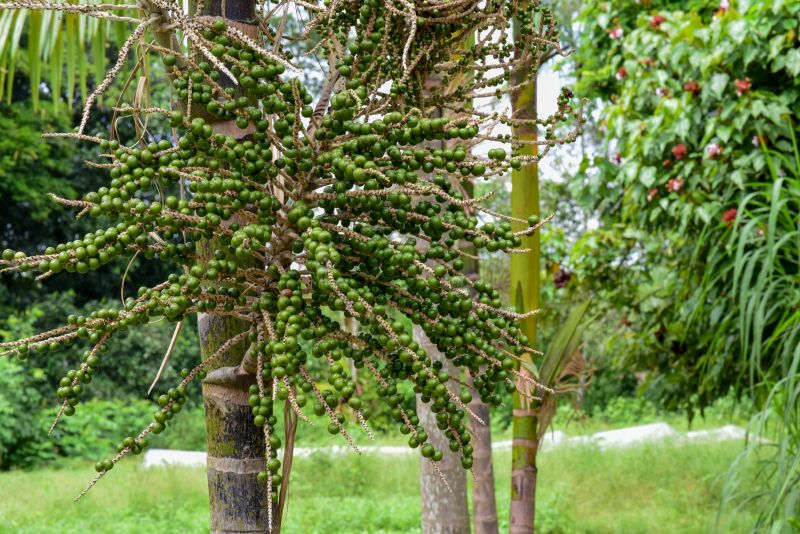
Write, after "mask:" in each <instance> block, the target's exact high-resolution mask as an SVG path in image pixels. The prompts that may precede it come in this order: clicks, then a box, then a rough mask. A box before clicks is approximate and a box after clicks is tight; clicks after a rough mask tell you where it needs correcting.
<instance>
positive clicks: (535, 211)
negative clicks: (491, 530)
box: [509, 25, 540, 534]
mask: <svg viewBox="0 0 800 534" xmlns="http://www.w3.org/2000/svg"><path fill="white" fill-rule="evenodd" d="M514 29H515V38H516V36H517V35H516V30H517V28H516V25H515V28H514ZM511 105H512V111H513V113H514V117H515V119H535V118H536V116H537V111H536V80H535V79H531V80H530V81H529V82H528V83H526V84H525V85H523V86H522V87H520V88H519V89H518V90H516V91H514V93H513V94H512V100H511ZM537 134H538V132H537V129H536V126H535V125H532V124H529V123H520V124H518V125H517V126H516V127H515V128H514V136H515V138H517V139H518V140H520V141H522V142H532V141H536V139H537ZM521 155H526V156H535V155H538V147H537V145H535V144H530V145H525V147H524V148H523V149H522V150H521ZM511 184H512V186H511V214H512V215H513V216H514V217H517V218H519V219H522V220H526V221H527V220H528V217H530V216H531V215H536V216H538V215H539V167H538V165H537V164H536V163H531V164H528V165H525V166H523V167H522V168H521V169H519V170H515V171H513V172H512V175H511ZM526 226H527V225H524V224H521V223H515V226H514V230H515V231H517V230H524V229H525V227H526ZM521 248H523V249H530V250H529V252H526V253H524V254H513V255H512V256H511V291H510V296H511V299H512V302H513V303H514V306H515V307H516V309H517V311H518V312H527V311H531V310H535V309H537V308H538V307H539V287H540V281H539V233H538V232H536V233H534V234H533V235H532V236H526V237H523V238H522V246H521ZM520 326H521V328H522V331H523V333H524V334H525V335H526V336H528V346H532V345H534V344H535V343H536V318H535V316H532V317H529V318H527V319H525V320H523V321H522V324H521V325H520ZM532 356H533V355H532V354H530V353H526V354H524V355H523V357H522V358H523V360H526V361H531V360H532ZM520 372H521V373H523V374H524V373H527V370H525V369H524V368H523V369H521V370H520ZM517 389H518V390H520V389H522V390H526V389H527V383H526V382H523V381H521V380H517ZM513 407H514V412H513V430H512V439H513V441H512V448H511V510H510V526H509V532H510V534H523V533H524V534H528V533H532V532H533V530H534V515H535V499H536V474H537V471H536V452H537V448H538V443H539V436H538V420H537V416H536V411H535V409H534V408H535V407H534V406H532V405H531V403H530V401H529V400H528V398H527V397H523V396H522V395H520V394H519V393H514V400H513Z"/></svg>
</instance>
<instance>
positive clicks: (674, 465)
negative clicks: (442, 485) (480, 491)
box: [0, 442, 752, 534]
mask: <svg viewBox="0 0 800 534" xmlns="http://www.w3.org/2000/svg"><path fill="white" fill-rule="evenodd" d="M741 448H742V443H741V442H725V443H717V444H692V445H684V446H679V445H674V444H673V445H651V446H640V447H636V448H631V449H625V450H607V451H600V450H599V449H597V448H596V447H592V446H585V447H568V448H560V449H556V450H553V451H550V452H545V453H542V455H541V459H540V460H541V461H540V465H539V467H540V486H539V501H538V507H537V521H538V528H537V532H542V533H547V532H550V533H564V534H566V533H573V532H575V533H579V532H580V533H584V532H585V533H616V532H624V533H626V534H627V533H639V532H641V533H645V532H646V533H654V532H655V533H662V532H663V533H671V532H675V533H694V532H696V533H701V532H709V531H710V530H711V529H712V528H713V527H714V525H715V521H716V518H717V512H718V506H719V501H720V494H721V491H722V485H723V480H724V475H725V471H726V469H727V466H728V465H729V464H730V463H731V461H732V460H733V459H734V458H735V457H736V455H737V454H738V453H739V452H740V451H741ZM418 461H419V460H418V458H417V457H416V456H412V455H409V456H405V457H392V458H380V457H376V456H372V455H367V456H364V457H358V456H356V455H355V454H351V455H350V454H349V455H345V456H339V457H330V456H327V455H324V454H315V455H312V456H311V457H310V458H304V459H298V460H297V461H296V462H295V464H294V465H295V471H294V474H293V475H292V480H291V486H290V494H291V498H290V501H289V506H288V510H287V518H286V522H285V525H286V527H285V529H284V531H283V532H284V533H285V534H301V533H302V534H307V533H331V532H342V533H375V534H377V533H384V534H388V533H393V534H394V533H412V532H419V487H418V478H417V474H418ZM509 461H510V456H509V453H508V452H507V451H499V452H496V454H495V472H496V473H497V474H498V479H497V495H498V509H499V512H500V523H501V525H500V530H501V532H502V531H504V530H507V528H508V519H507V509H508V486H509V480H508V474H509ZM92 476H93V470H92V467H91V465H90V464H88V463H84V462H73V463H69V464H65V465H63V466H61V467H60V468H57V469H41V470H36V471H30V472H24V471H14V472H8V473H2V474H0V502H2V505H0V532H9V533H10V532H14V533H19V534H34V533H35V534H49V533H54V534H55V533H59V534H65V533H66V534H72V533H82V532H91V533H98V534H104V533H114V534H127V533H131V534H133V533H136V534H139V533H142V532H148V533H161V532H164V533H167V532H176V531H181V532H183V533H186V534H190V533H195V532H196V533H198V534H199V533H206V532H208V507H207V502H206V486H205V474H204V472H203V470H202V469H195V468H174V467H172V468H152V469H143V468H141V466H140V465H139V464H138V463H137V461H136V460H132V461H125V462H123V463H122V464H121V465H120V466H118V467H117V468H115V469H114V470H113V471H112V472H111V473H110V474H109V476H108V477H106V479H104V480H103V481H102V482H101V483H100V484H98V485H97V487H95V488H94V489H93V490H92V491H91V492H90V493H89V495H87V496H86V497H85V498H84V499H83V500H82V501H81V502H79V503H76V504H74V503H73V502H72V499H73V498H74V497H75V495H77V494H78V493H79V492H80V490H81V488H82V486H83V485H84V484H85V483H86V482H87V481H88V480H91V478H92ZM749 513H750V512H749V511H748V510H744V511H740V512H738V513H735V514H733V515H728V516H727V520H726V522H724V523H722V525H721V528H720V530H721V531H722V532H745V531H746V530H747V527H748V526H749V525H751V524H752V517H751V516H750V515H749Z"/></svg>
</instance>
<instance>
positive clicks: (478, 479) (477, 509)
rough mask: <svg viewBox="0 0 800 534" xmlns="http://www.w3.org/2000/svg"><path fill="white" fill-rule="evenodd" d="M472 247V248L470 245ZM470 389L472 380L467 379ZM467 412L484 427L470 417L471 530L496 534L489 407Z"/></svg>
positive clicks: (472, 273)
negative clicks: (471, 450) (472, 414)
mask: <svg viewBox="0 0 800 534" xmlns="http://www.w3.org/2000/svg"><path fill="white" fill-rule="evenodd" d="M463 185H464V189H465V190H466V193H467V195H466V196H467V197H468V198H473V197H474V192H475V185H474V183H473V182H465V183H464V184H463ZM470 245H471V244H470ZM463 248H464V250H465V251H466V252H468V253H470V254H473V255H476V256H477V253H478V251H477V250H476V249H475V247H474V246H469V247H463ZM463 272H464V276H466V277H467V278H468V279H470V280H472V281H476V280H478V279H479V278H480V262H479V260H473V259H470V258H466V257H465V258H464V271H463ZM468 379H469V380H468V382H469V385H470V386H472V377H468ZM469 408H470V409H471V410H472V411H473V412H474V413H475V415H477V416H478V417H479V418H480V419H481V421H483V423H481V422H480V421H477V420H475V419H474V418H472V417H470V418H469V420H470V427H471V429H472V434H473V439H472V442H471V444H472V447H473V449H474V450H473V452H472V474H473V484H472V528H473V532H474V533H475V534H497V533H498V525H497V501H496V499H495V492H494V466H493V465H492V427H491V421H490V418H491V416H490V413H489V406H488V405H487V404H485V403H484V402H483V401H481V399H480V397H479V396H478V395H477V394H473V397H472V402H470V404H469Z"/></svg>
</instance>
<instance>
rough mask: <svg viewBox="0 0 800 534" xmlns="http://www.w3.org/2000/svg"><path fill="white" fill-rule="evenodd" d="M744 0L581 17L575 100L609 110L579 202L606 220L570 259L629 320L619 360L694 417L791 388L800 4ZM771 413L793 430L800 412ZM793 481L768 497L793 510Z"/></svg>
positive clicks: (625, 7) (793, 442)
mask: <svg viewBox="0 0 800 534" xmlns="http://www.w3.org/2000/svg"><path fill="white" fill-rule="evenodd" d="M740 5H741V9H737V6H736V5H733V4H728V3H727V2H722V3H718V2H716V1H715V2H705V1H700V2H690V4H689V6H685V5H684V3H675V2H656V1H654V2H649V3H644V2H642V3H639V2H634V1H629V2H620V3H614V4H613V5H612V4H611V3H608V2H593V3H590V4H588V5H587V6H586V7H585V9H584V11H583V13H582V18H583V20H584V22H585V23H586V32H585V33H584V34H583V35H582V41H583V42H584V43H586V44H588V43H592V44H595V43H600V46H601V51H602V52H601V53H600V54H598V53H597V48H596V47H594V48H593V47H586V48H585V49H584V50H580V49H579V52H578V54H577V55H578V62H579V65H580V80H579V83H578V85H579V91H582V92H583V93H584V94H586V95H588V96H592V97H595V98H600V99H602V101H603V104H602V121H601V123H600V128H601V131H602V132H603V133H604V134H605V135H606V136H607V144H606V150H607V154H606V155H605V156H601V157H597V158H595V159H593V160H591V161H589V160H587V161H585V162H584V169H586V171H585V172H584V173H583V174H582V175H581V177H580V178H581V181H580V184H579V187H578V189H579V190H578V194H579V196H580V198H582V200H583V201H584V202H585V204H586V205H587V206H591V207H592V208H593V209H596V210H597V213H599V215H600V217H601V218H602V222H603V225H602V226H601V227H600V228H599V229H598V230H597V231H595V232H591V233H590V234H588V235H587V236H586V237H585V238H583V239H582V240H581V241H580V242H579V243H578V245H577V246H576V247H575V248H574V249H573V254H574V257H573V261H574V263H575V270H576V272H578V274H582V275H584V276H583V280H584V283H588V284H591V285H592V286H593V287H595V288H601V287H603V288H604V289H599V290H600V291H603V295H604V297H605V298H604V299H603V301H604V302H606V303H610V304H611V305H612V307H616V308H617V309H619V310H620V311H622V312H624V313H625V315H623V326H624V327H625V328H624V330H623V333H622V335H620V336H617V338H616V339H617V341H619V343H617V345H616V348H617V350H618V354H621V355H622V358H621V360H622V362H623V364H624V365H628V366H632V367H635V368H638V369H644V370H650V371H653V373H651V375H650V380H649V383H648V385H649V387H650V390H651V392H653V393H654V394H655V395H657V396H658V397H659V398H660V399H661V400H662V401H663V402H664V403H665V404H666V405H667V406H668V407H670V408H683V409H686V410H687V411H688V412H689V413H690V414H691V413H692V412H693V411H694V410H696V409H702V408H703V407H704V406H707V405H708V404H709V403H710V402H712V401H713V400H714V399H716V398H717V397H719V396H724V395H726V394H727V393H728V392H729V391H730V390H731V388H733V389H734V391H736V392H737V393H738V394H748V395H751V396H753V397H754V398H755V399H756V400H757V403H758V405H759V406H766V405H768V404H773V401H775V402H777V399H779V398H792V396H793V395H794V394H793V393H791V392H792V391H796V388H797V384H796V382H795V381H794V380H795V379H794V378H792V376H793V372H792V371H791V369H792V368H793V365H795V363H793V362H796V361H797V358H798V353H797V352H796V351H795V348H796V347H797V345H798V330H799V329H800V317H798V315H797V313H796V310H795V305H796V302H797V300H798V296H800V295H799V294H798V290H797V286H796V284H795V283H794V282H793V281H792V280H793V277H794V276H795V274H794V273H796V272H797V270H798V246H797V231H798V224H797V207H798V201H799V200H800V199H799V198H798V195H797V191H798V190H797V183H798V182H797V179H798V177H800V172H798V171H800V167H799V166H798V163H799V162H800V157H798V152H797V144H796V139H795V128H796V125H797V124H798V114H799V113H800V92H798V89H797V87H798V80H800V47H799V46H798V22H797V15H798V13H800V4H798V3H797V2H786V3H778V2H775V3H773V2H751V3H744V2H742V3H740ZM683 8H687V10H686V11H682V10H681V9H683ZM589 50H591V53H590V52H589ZM595 250H596V251H597V255H595V254H593V253H592V251H595ZM610 265H611V266H614V267H613V268H611V269H609V268H608V266H610ZM609 287H612V288H613V289H611V290H608V288H609ZM631 333H633V334H635V335H629V334H631ZM787 380H788V381H787ZM775 387H778V388H784V387H786V388H788V389H787V390H786V391H783V393H782V394H781V395H777V394H776V390H775V389H774V388H775ZM784 395H786V396H788V397H785V396H784ZM779 404H780V403H779ZM775 408H776V405H774V404H773V405H772V406H771V409H772V410H773V413H783V414H784V415H785V418H786V419H785V421H792V420H794V421H796V416H797V411H796V410H797V408H796V404H795V403H793V402H788V403H783V404H780V406H777V408H778V409H777V411H776V410H775ZM783 428H789V427H783ZM762 430H763V429H762ZM789 438H790V439H789V441H788V442H787V451H792V452H790V453H788V454H787V455H786V456H785V458H784V459H783V460H781V461H782V462H785V467H786V471H785V472H787V473H788V472H790V471H791V468H790V466H791V462H792V461H793V458H797V456H796V455H797V453H798V444H800V440H798V438H797V435H796V434H795V435H794V436H793V437H792V436H789ZM795 484H796V478H795V482H793V483H792V484H789V485H787V486H784V487H783V488H782V485H783V480H781V481H780V482H778V483H776V486H775V493H770V494H769V495H771V496H772V497H773V498H775V499H777V500H778V502H786V503H790V502H791V499H793V498H796V497H792V495H797V493H796V492H797V489H796V485H795ZM786 488H794V489H793V490H792V491H787V490H786ZM783 499H787V500H785V501H784V500H783ZM787 507H788V508H791V506H790V505H788V504H787ZM779 509H780V508H779V507H775V508H774V509H773V512H772V513H777V510H779ZM792 513H794V512H792ZM767 520H768V521H771V519H770V518H767Z"/></svg>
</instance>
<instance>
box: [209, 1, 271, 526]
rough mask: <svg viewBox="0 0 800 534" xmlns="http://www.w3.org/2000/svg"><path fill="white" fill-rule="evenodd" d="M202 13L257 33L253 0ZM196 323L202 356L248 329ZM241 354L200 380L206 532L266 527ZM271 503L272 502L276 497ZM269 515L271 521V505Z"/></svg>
mask: <svg viewBox="0 0 800 534" xmlns="http://www.w3.org/2000/svg"><path fill="white" fill-rule="evenodd" d="M223 6H224V7H225V13H222V8H223ZM206 15H209V16H215V17H220V16H222V17H223V18H224V19H225V21H226V22H227V23H228V24H229V25H230V26H235V27H236V28H237V29H239V30H241V31H243V32H245V33H247V34H249V35H251V36H254V37H255V36H257V34H258V27H257V26H255V25H253V22H254V21H255V2H254V0H226V1H225V2H221V1H220V0H214V1H212V2H209V3H208V4H207V8H206ZM223 81H224V80H223ZM212 127H213V129H214V131H215V132H219V133H223V134H225V135H231V136H233V137H236V138H240V139H241V138H243V137H245V136H246V135H247V134H248V132H247V131H242V130H239V129H237V128H236V127H235V125H233V124H232V123H231V122H229V121H222V122H216V123H212ZM215 248H216V247H215V245H214V240H208V241H205V242H203V243H202V244H201V245H200V250H198V252H199V253H200V255H201V256H202V257H210V256H211V254H212V253H213V251H214V249H215ZM197 323H198V330H199V334H200V353H201V356H202V357H203V359H205V358H208V357H209V356H211V355H212V354H214V353H215V352H216V351H217V349H219V347H220V346H222V344H224V343H225V342H226V341H228V340H229V339H231V338H232V337H234V336H236V335H237V334H239V333H241V332H243V331H245V330H247V329H248V324H247V323H246V322H245V321H242V320H238V319H234V318H229V317H224V316H216V315H207V314H201V315H200V316H199V317H198V321H197ZM243 357H244V346H243V345H239V347H237V348H234V349H231V350H229V351H228V352H227V353H226V354H224V355H223V356H222V357H221V358H219V359H218V361H217V362H216V363H215V365H214V368H213V369H212V370H211V371H210V372H209V374H208V376H207V377H206V378H205V380H203V404H204V407H205V413H206V436H207V440H208V466H207V467H208V472H207V477H208V500H209V505H210V512H211V532H212V534H243V533H259V534H266V533H269V532H270V531H271V529H270V524H269V514H268V497H269V494H268V492H269V491H271V488H269V487H268V486H267V484H264V483H261V482H259V481H258V479H257V475H258V472H259V471H262V470H264V469H266V459H265V454H266V451H265V444H264V435H263V433H262V430H261V429H260V428H258V427H256V426H255V425H254V424H253V420H252V413H251V408H250V405H249V404H248V388H249V386H250V385H251V384H253V383H255V376H254V375H252V374H249V373H247V372H245V371H243V370H242V369H241V367H240V364H241V361H242V359H243ZM273 503H275V504H277V499H273ZM272 515H273V518H274V522H275V523H277V522H278V519H279V518H278V517H277V507H274V508H273V514H272Z"/></svg>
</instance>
